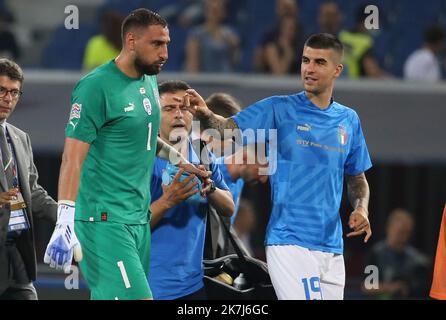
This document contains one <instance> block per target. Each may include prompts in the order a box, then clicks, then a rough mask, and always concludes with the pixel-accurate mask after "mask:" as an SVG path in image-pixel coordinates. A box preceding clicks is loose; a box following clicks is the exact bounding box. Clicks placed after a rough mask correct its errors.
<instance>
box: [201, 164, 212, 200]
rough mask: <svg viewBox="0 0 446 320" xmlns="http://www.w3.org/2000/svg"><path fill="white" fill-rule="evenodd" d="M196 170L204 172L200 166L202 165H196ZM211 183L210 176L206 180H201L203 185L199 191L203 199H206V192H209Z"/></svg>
mask: <svg viewBox="0 0 446 320" xmlns="http://www.w3.org/2000/svg"><path fill="white" fill-rule="evenodd" d="M198 169H200V170H206V169H205V167H204V165H202V164H200V165H198ZM208 172H210V173H211V174H212V172H211V171H208ZM212 182H213V181H212V179H211V177H210V176H209V177H207V178H205V179H203V184H202V189H201V195H202V196H203V197H206V196H207V194H208V192H209V191H210V190H211V187H212Z"/></svg>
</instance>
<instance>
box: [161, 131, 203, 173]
mask: <svg viewBox="0 0 446 320" xmlns="http://www.w3.org/2000/svg"><path fill="white" fill-rule="evenodd" d="M156 155H157V156H158V157H160V158H161V159H164V160H167V161H169V162H170V163H171V164H173V165H176V166H178V167H180V168H183V169H184V171H187V172H189V173H192V174H195V175H196V176H197V177H199V178H207V177H209V175H210V172H208V171H206V170H200V169H198V168H196V167H195V166H194V165H193V164H191V163H190V162H189V161H187V160H186V159H185V158H184V157H183V155H182V154H181V153H180V152H178V151H177V150H176V149H175V148H174V147H172V146H171V145H169V144H167V143H166V142H165V141H163V140H162V139H161V138H160V137H158V139H157V141H156Z"/></svg>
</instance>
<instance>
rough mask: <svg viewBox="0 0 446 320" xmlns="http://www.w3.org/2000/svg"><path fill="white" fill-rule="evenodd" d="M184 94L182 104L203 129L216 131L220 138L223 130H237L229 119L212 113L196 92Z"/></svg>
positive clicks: (190, 90)
mask: <svg viewBox="0 0 446 320" xmlns="http://www.w3.org/2000/svg"><path fill="white" fill-rule="evenodd" d="M186 92H187V95H186V97H185V99H184V100H185V101H184V103H185V105H186V106H187V107H188V108H189V111H190V112H191V113H192V114H193V115H194V116H196V117H197V118H198V119H199V120H200V123H201V125H202V126H203V127H204V129H216V130H217V131H218V132H219V133H220V135H221V137H224V130H225V129H230V130H233V129H238V127H237V124H236V123H235V122H234V121H233V120H232V119H231V118H228V119H227V118H224V117H222V116H219V115H216V114H215V113H213V112H212V111H211V110H210V109H209V108H208V107H207V105H206V102H205V101H204V99H203V98H202V97H201V96H200V95H199V94H198V92H197V91H195V90H193V89H189V90H187V91H186Z"/></svg>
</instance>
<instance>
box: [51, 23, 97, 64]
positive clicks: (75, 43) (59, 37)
mask: <svg viewBox="0 0 446 320" xmlns="http://www.w3.org/2000/svg"><path fill="white" fill-rule="evenodd" d="M96 32H97V30H96V29H95V28H94V27H91V26H86V25H83V26H82V28H79V29H78V30H76V29H72V30H67V29H65V27H64V26H63V25H61V26H59V27H58V28H57V29H56V31H55V33H54V37H53V39H52V40H51V41H50V43H49V44H48V46H47V47H46V49H45V50H44V52H43V55H42V67H44V68H48V69H65V70H80V69H81V68H82V60H83V57H84V50H85V46H86V44H87V42H88V39H90V38H91V37H92V36H93V35H94V34H95V33H96Z"/></svg>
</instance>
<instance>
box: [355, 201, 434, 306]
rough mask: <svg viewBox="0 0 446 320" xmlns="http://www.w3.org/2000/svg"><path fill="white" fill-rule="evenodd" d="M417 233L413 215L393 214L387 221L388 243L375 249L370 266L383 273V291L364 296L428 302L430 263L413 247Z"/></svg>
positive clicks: (380, 244)
mask: <svg viewBox="0 0 446 320" xmlns="http://www.w3.org/2000/svg"><path fill="white" fill-rule="evenodd" d="M413 230H414V221H413V218H412V215H411V214H410V213H409V212H408V211H406V210H404V209H395V210H393V211H392V212H391V213H390V215H389V217H388V220H387V229H386V239H385V240H382V241H381V242H378V243H377V244H375V245H374V246H373V248H372V249H371V251H370V253H369V256H368V258H367V265H374V266H376V267H378V270H379V288H378V289H365V288H364V287H363V288H362V289H363V292H364V293H366V294H367V295H369V296H372V297H375V298H377V299H414V298H418V299H420V298H427V295H428V292H429V285H430V283H429V280H430V279H429V277H430V274H429V263H428V260H427V258H426V257H425V256H424V255H423V254H421V253H420V252H419V251H418V250H417V249H415V248H414V247H412V246H411V245H410V244H409V241H410V237H411V236H412V233H413Z"/></svg>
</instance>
